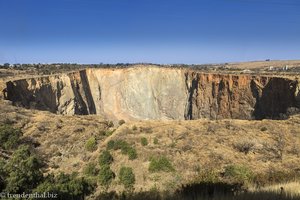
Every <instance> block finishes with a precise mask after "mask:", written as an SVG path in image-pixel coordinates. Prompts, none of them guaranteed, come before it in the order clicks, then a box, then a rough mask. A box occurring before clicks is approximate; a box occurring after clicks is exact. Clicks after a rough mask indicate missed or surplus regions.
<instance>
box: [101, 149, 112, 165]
mask: <svg viewBox="0 0 300 200" xmlns="http://www.w3.org/2000/svg"><path fill="white" fill-rule="evenodd" d="M113 161H114V159H113V157H112V155H111V154H110V153H109V151H107V150H106V151H103V152H102V153H101V154H100V156H99V164H100V166H103V165H110V164H111V163H112V162H113Z"/></svg>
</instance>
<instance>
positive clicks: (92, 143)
mask: <svg viewBox="0 0 300 200" xmlns="http://www.w3.org/2000/svg"><path fill="white" fill-rule="evenodd" d="M85 148H86V150H88V151H91V152H93V151H95V150H96V149H97V141H96V138H95V137H94V136H92V137H90V138H89V139H88V140H87V141H86V143H85Z"/></svg>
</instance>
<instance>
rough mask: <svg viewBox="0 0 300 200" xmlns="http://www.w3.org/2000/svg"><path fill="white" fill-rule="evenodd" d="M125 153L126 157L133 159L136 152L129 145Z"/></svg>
mask: <svg viewBox="0 0 300 200" xmlns="http://www.w3.org/2000/svg"><path fill="white" fill-rule="evenodd" d="M127 155H128V158H129V160H134V159H136V158H137V152H136V150H135V149H134V148H132V147H130V148H129V149H128V150H127Z"/></svg>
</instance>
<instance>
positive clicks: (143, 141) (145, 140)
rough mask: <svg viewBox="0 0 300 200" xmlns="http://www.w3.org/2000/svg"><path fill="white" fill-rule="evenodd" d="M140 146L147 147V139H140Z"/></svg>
mask: <svg viewBox="0 0 300 200" xmlns="http://www.w3.org/2000/svg"><path fill="white" fill-rule="evenodd" d="M141 144H142V146H147V145H148V140H147V138H145V137H142V138H141Z"/></svg>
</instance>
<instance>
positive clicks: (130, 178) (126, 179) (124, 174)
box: [119, 167, 135, 189]
mask: <svg viewBox="0 0 300 200" xmlns="http://www.w3.org/2000/svg"><path fill="white" fill-rule="evenodd" d="M119 179H120V183H122V184H123V185H124V187H125V188H126V189H132V188H133V185H134V183H135V176H134V173H133V170H132V168H131V167H121V169H120V172H119Z"/></svg>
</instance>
